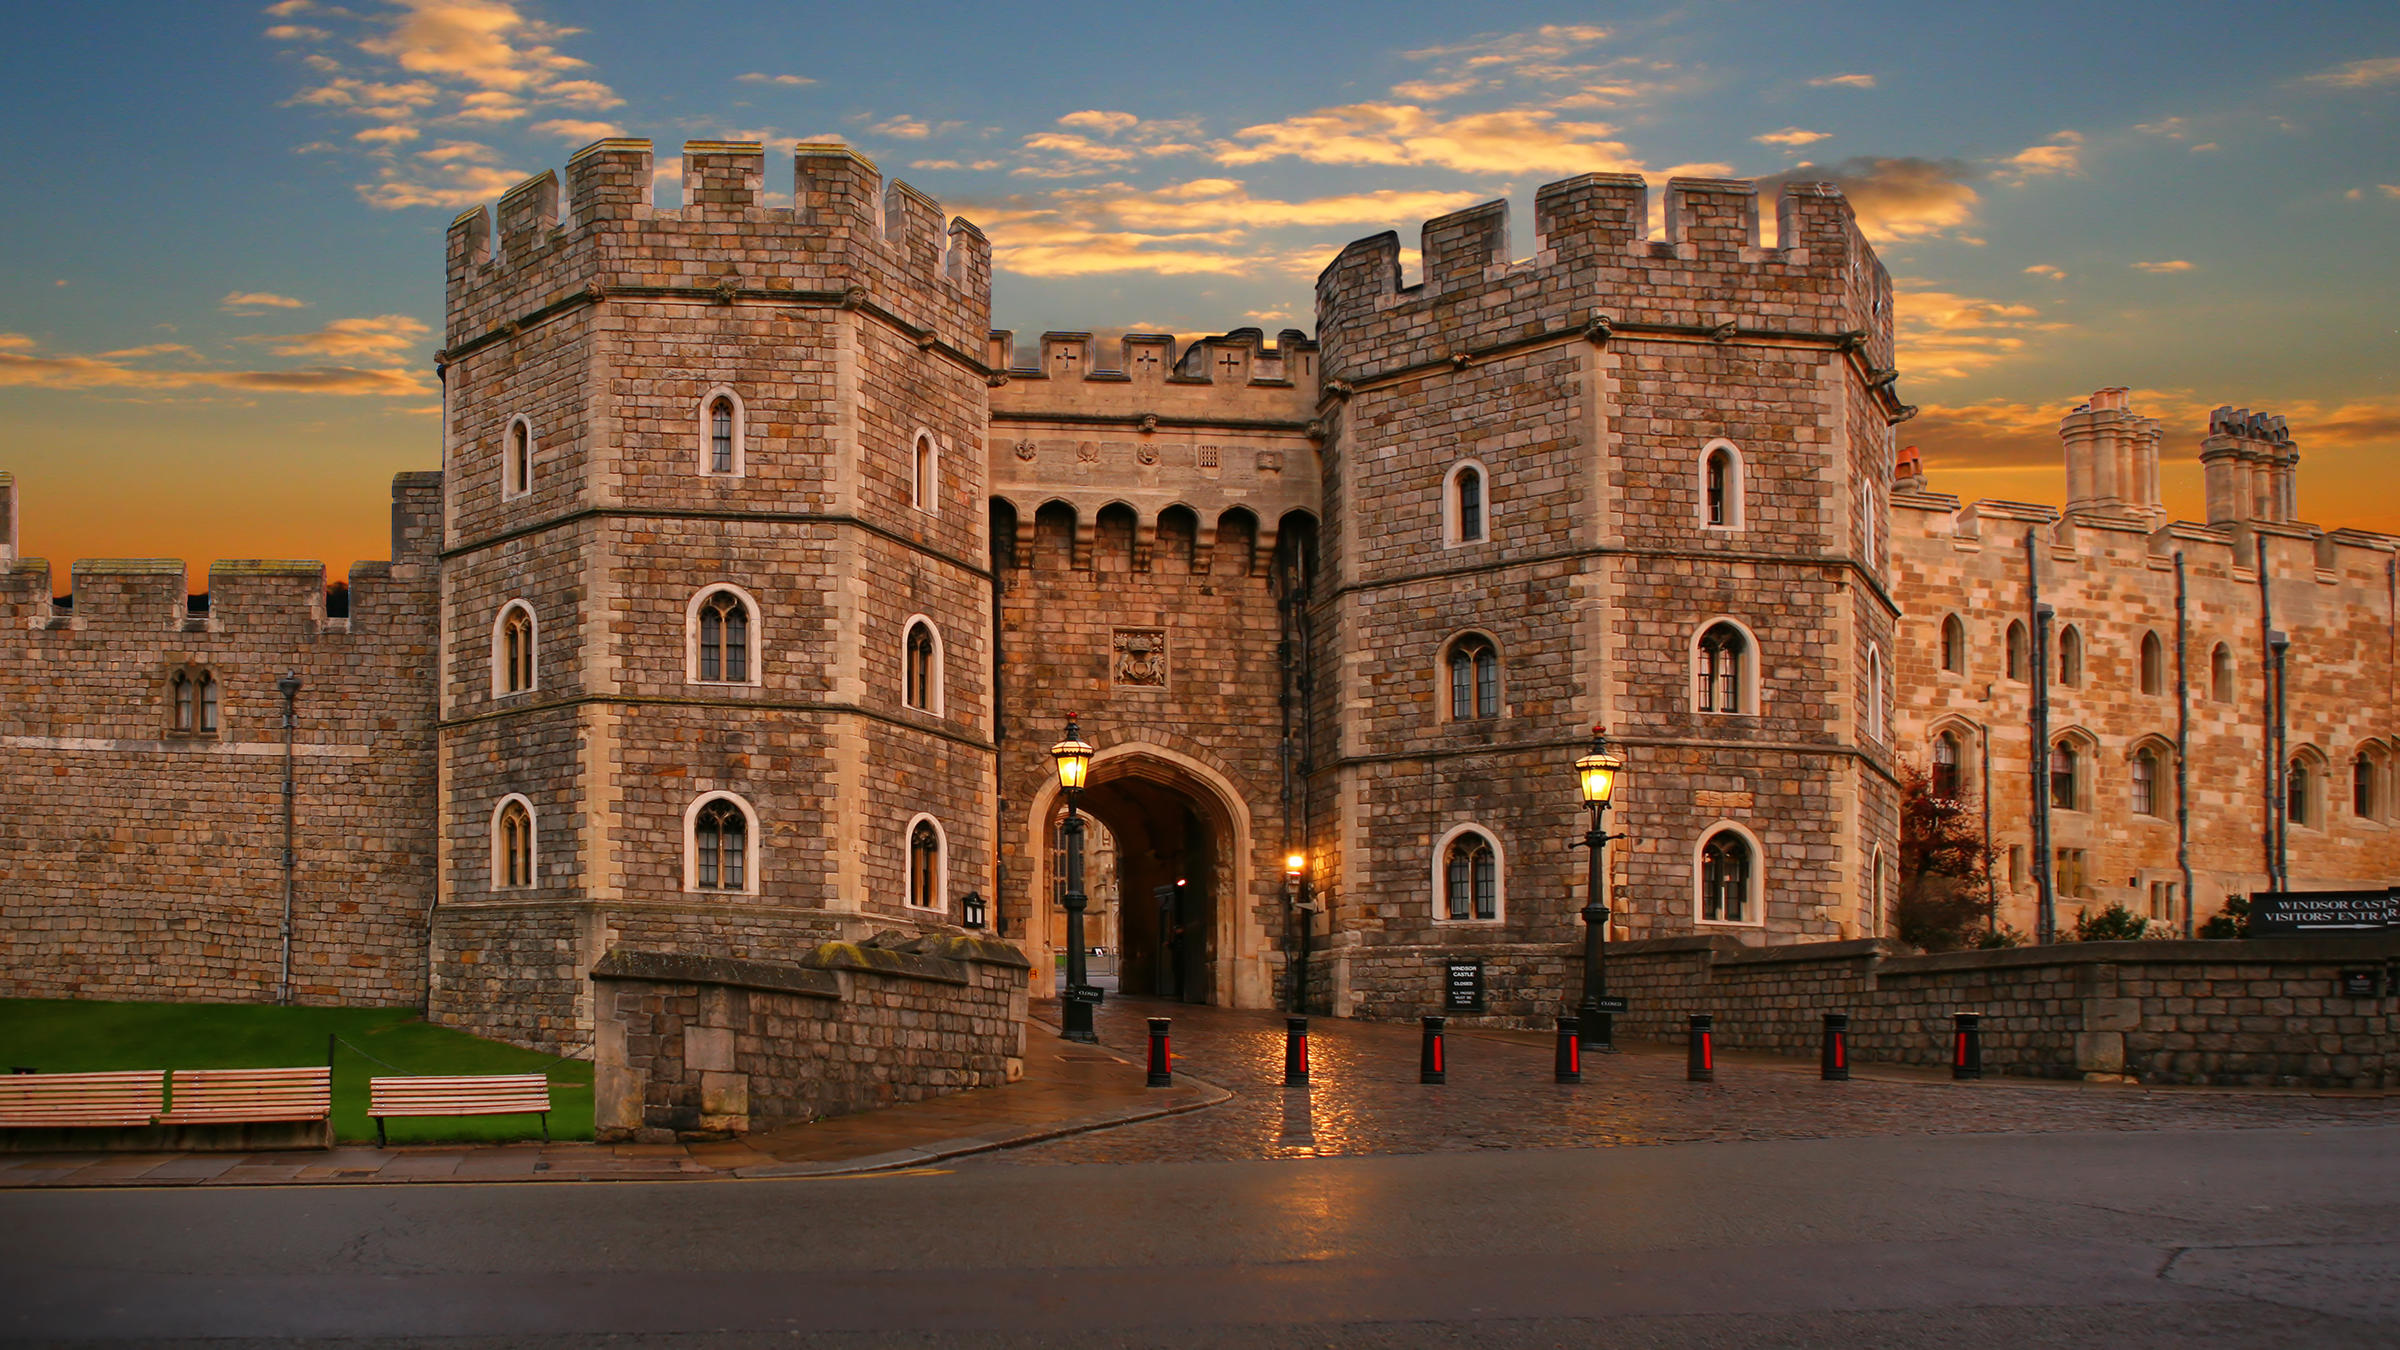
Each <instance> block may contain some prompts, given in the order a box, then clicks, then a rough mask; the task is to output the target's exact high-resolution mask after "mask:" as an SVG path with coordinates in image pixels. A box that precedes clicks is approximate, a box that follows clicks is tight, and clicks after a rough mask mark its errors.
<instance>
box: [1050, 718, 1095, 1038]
mask: <svg viewBox="0 0 2400 1350" xmlns="http://www.w3.org/2000/svg"><path fill="white" fill-rule="evenodd" d="M1050 758H1051V759H1052V760H1054V761H1056V762H1057V764H1058V786H1059V787H1060V789H1061V790H1063V791H1064V792H1065V793H1066V794H1067V819H1066V822H1065V823H1064V824H1063V825H1061V826H1060V827H1059V828H1060V831H1061V832H1062V833H1063V834H1065V835H1066V837H1067V987H1066V989H1065V991H1064V992H1063V995H1062V997H1061V999H1060V1002H1059V1015H1058V1026H1059V1031H1058V1034H1059V1035H1060V1036H1061V1037H1063V1038H1064V1039H1066V1040H1070V1041H1094V1042H1096V1041H1098V1040H1099V1039H1100V1036H1099V1033H1097V1032H1095V1031H1093V1030H1092V1002H1093V999H1092V990H1091V988H1090V986H1089V985H1087V984H1086V983H1085V981H1084V971H1083V911H1084V907H1085V905H1087V904H1088V903H1089V901H1088V900H1087V899H1086V898H1085V896H1084V893H1083V815H1082V813H1081V812H1079V811H1077V810H1076V809H1075V799H1076V798H1077V797H1079V796H1081V795H1082V793H1083V780H1084V775H1085V774H1086V773H1087V772H1089V771H1090V769H1091V767H1092V747H1091V746H1090V745H1089V744H1088V743H1086V742H1085V741H1084V739H1083V737H1082V736H1081V734H1079V733H1078V732H1077V730H1076V727H1075V717H1074V714H1072V713H1070V714H1068V715H1067V738H1066V739H1065V740H1063V741H1060V742H1059V743H1058V744H1056V745H1054V746H1051V747H1050Z"/></svg>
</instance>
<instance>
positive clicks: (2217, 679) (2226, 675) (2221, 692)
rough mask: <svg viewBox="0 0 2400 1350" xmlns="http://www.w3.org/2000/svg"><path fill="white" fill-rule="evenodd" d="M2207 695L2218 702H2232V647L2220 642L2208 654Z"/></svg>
mask: <svg viewBox="0 0 2400 1350" xmlns="http://www.w3.org/2000/svg"><path fill="white" fill-rule="evenodd" d="M2208 696H2209V698H2210V699H2211V700H2213V701H2214V702H2218V703H2231V702H2233V649H2232V648H2231V647H2228V646H2226V645H2225V644H2224V643H2222V642H2220V643H2218V644H2217V648H2216V650H2215V651H2212V652H2210V653H2209V654H2208Z"/></svg>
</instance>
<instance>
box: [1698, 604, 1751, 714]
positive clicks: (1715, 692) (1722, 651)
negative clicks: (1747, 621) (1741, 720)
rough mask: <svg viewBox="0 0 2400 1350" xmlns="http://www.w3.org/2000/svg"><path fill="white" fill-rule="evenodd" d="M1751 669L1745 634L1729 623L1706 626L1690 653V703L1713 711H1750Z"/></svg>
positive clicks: (1748, 645) (1703, 710) (1748, 647)
mask: <svg viewBox="0 0 2400 1350" xmlns="http://www.w3.org/2000/svg"><path fill="white" fill-rule="evenodd" d="M1752 670H1753V667H1752V665H1751V653H1750V639H1749V638H1748V636H1746V635H1745V634H1744V633H1743V632H1742V630H1741V629H1740V628H1738V627H1736V626H1735V625H1733V624H1731V623H1715V624H1711V625H1709V627H1708V629H1707V631H1705V632H1703V633H1701V635H1700V641H1699V644H1698V646H1697V648H1696V649H1695V652H1694V662H1693V672H1692V686H1693V697H1692V706H1693V707H1694V708H1697V709H1698V710H1699V711H1701V712H1713V713H1742V712H1750V711H1753V710H1754V709H1755V707H1756V702H1755V694H1756V692H1757V690H1756V685H1755V682H1754V680H1753V677H1752Z"/></svg>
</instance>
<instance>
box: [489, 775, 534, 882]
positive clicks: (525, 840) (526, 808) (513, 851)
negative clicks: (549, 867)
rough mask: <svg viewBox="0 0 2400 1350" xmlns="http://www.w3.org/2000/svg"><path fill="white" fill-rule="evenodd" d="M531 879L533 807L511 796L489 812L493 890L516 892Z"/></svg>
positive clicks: (532, 873)
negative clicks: (490, 815)
mask: <svg viewBox="0 0 2400 1350" xmlns="http://www.w3.org/2000/svg"><path fill="white" fill-rule="evenodd" d="M533 878H534V870H533V807H532V805H531V804H530V803H528V802H527V801H526V800H525V798H524V797H522V796H519V795H517V794H515V793H511V794H510V795H509V796H507V797H505V798H503V799H502V800H501V802H500V806H499V809H498V810H496V811H494V812H493V813H492V888H493V889H495V890H516V889H519V888H521V887H526V886H531V885H532V884H533Z"/></svg>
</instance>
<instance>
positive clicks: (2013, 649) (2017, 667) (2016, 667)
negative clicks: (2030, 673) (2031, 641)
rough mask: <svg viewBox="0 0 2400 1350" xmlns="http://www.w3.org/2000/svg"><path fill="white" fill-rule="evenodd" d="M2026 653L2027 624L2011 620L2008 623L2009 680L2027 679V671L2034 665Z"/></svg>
mask: <svg viewBox="0 0 2400 1350" xmlns="http://www.w3.org/2000/svg"><path fill="white" fill-rule="evenodd" d="M2025 653H2026V647H2025V624H2024V623H2023V621H2021V620H2017V619H2011V620H2009V622H2008V653H2007V654H2008V678H2010V679H2012V680H2018V681H2022V680H2023V679H2024V678H2025V672H2026V670H2027V669H2029V668H2030V667H2031V665H2032V663H2031V662H2030V661H2028V660H2027V659H2026V655H2025Z"/></svg>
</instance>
